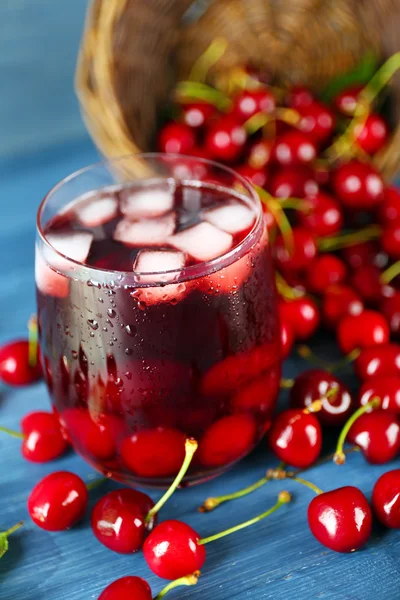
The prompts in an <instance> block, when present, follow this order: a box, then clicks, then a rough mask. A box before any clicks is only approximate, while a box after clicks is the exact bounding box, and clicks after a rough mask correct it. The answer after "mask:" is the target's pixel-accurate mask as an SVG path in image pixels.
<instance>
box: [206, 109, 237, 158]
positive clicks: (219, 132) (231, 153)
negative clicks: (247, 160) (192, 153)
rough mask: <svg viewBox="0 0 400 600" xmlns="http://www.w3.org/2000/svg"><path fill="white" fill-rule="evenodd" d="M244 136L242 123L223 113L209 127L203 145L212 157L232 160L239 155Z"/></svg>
mask: <svg viewBox="0 0 400 600" xmlns="http://www.w3.org/2000/svg"><path fill="white" fill-rule="evenodd" d="M246 137H247V136H246V131H245V130H244V128H243V127H242V125H241V124H240V123H239V122H238V121H237V120H236V119H234V118H233V117H231V116H229V115H224V116H222V117H220V118H219V119H218V120H217V121H216V122H215V123H214V124H212V125H211V127H210V128H209V130H208V132H207V135H206V139H205V147H206V150H207V152H208V153H209V155H210V156H211V157H212V158H215V159H217V160H222V161H227V162H232V161H234V160H236V159H238V158H239V156H240V155H241V153H242V151H243V149H244V145H245V143H246Z"/></svg>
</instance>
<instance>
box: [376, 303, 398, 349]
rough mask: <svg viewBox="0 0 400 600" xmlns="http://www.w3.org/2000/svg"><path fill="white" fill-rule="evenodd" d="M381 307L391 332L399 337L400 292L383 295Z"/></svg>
mask: <svg viewBox="0 0 400 600" xmlns="http://www.w3.org/2000/svg"><path fill="white" fill-rule="evenodd" d="M379 308H380V311H381V312H382V314H383V316H384V317H385V319H386V320H387V322H388V324H389V329H390V333H391V334H392V336H394V337H395V338H396V339H398V338H399V337H400V292H395V293H394V294H393V295H391V296H387V297H383V298H382V300H381V303H380V305H379Z"/></svg>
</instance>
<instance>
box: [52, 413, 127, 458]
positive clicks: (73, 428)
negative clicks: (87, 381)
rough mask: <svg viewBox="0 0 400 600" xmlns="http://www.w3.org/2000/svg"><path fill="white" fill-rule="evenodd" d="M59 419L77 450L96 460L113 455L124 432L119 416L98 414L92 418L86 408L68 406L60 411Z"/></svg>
mask: <svg viewBox="0 0 400 600" xmlns="http://www.w3.org/2000/svg"><path fill="white" fill-rule="evenodd" d="M60 419H61V423H62V425H63V427H64V428H65V430H66V431H68V434H69V435H70V436H71V439H72V440H73V442H74V443H75V442H76V444H77V447H78V450H81V451H83V452H87V453H88V454H89V455H90V456H91V457H93V458H96V459H97V460H109V459H111V458H113V457H114V456H115V454H116V452H117V443H118V439H119V438H121V437H123V434H124V423H123V421H122V420H121V419H120V418H119V417H117V416H115V415H112V414H107V415H106V414H100V415H98V416H97V417H96V420H94V419H93V418H92V416H91V415H90V413H89V412H88V411H87V410H83V409H79V408H69V409H67V410H64V411H63V412H62V413H61V416H60Z"/></svg>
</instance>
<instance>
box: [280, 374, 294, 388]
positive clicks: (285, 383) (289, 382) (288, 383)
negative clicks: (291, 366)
mask: <svg viewBox="0 0 400 600" xmlns="http://www.w3.org/2000/svg"><path fill="white" fill-rule="evenodd" d="M293 386H294V379H286V378H285V377H283V378H282V379H281V383H280V387H281V388H282V389H283V390H290V389H291V388H292V387H293Z"/></svg>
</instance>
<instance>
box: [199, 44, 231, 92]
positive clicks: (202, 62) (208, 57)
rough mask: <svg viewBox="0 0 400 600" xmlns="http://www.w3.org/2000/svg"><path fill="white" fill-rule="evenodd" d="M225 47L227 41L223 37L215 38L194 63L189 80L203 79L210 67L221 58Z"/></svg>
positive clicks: (201, 80)
mask: <svg viewBox="0 0 400 600" xmlns="http://www.w3.org/2000/svg"><path fill="white" fill-rule="evenodd" d="M227 48H228V41H227V40H226V39H225V38H223V37H217V38H215V39H214V40H213V41H212V42H211V44H210V45H209V46H208V48H206V50H205V51H204V52H203V54H201V55H200V56H199V58H198V59H197V60H196V62H195V63H194V65H193V67H192V69H191V71H190V74H189V80H190V81H197V82H203V81H205V80H206V78H207V75H208V73H209V71H210V69H211V68H212V67H213V66H214V65H215V64H216V63H217V62H218V61H219V59H220V58H222V56H223V55H224V54H225V52H226V50H227Z"/></svg>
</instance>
